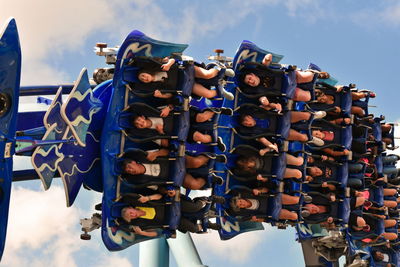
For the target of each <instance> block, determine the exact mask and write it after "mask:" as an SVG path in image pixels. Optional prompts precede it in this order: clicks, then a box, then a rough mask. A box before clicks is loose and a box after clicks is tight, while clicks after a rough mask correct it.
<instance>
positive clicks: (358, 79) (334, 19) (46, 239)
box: [0, 0, 400, 267]
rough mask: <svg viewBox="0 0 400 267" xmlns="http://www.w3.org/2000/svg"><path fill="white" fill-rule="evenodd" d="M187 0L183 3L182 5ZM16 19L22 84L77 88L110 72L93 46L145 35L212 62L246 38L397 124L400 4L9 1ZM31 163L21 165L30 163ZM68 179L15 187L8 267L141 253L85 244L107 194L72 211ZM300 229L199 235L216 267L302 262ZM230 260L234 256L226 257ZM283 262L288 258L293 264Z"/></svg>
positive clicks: (124, 262)
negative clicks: (98, 72) (332, 80)
mask: <svg viewBox="0 0 400 267" xmlns="http://www.w3.org/2000/svg"><path fill="white" fill-rule="evenodd" d="M182 2H184V3H182ZM10 16H12V17H14V18H16V20H17V25H18V29H19V32H20V39H21V46H22V52H23V67H22V84H24V85H28V84H49V83H50V84H58V83H63V82H72V81H74V80H75V79H76V77H77V76H78V74H79V72H80V70H81V68H82V67H87V68H88V70H89V73H91V72H92V71H93V70H94V69H95V68H96V67H102V66H104V59H103V58H100V57H97V56H95V54H94V53H93V46H94V45H95V43H96V42H106V43H108V44H109V45H110V46H114V45H118V44H120V43H121V41H122V40H123V39H124V38H125V37H126V35H127V34H128V33H129V32H130V31H131V30H134V29H138V30H141V31H143V32H144V33H146V34H147V35H149V36H151V37H153V38H155V39H160V40H164V41H170V42H181V43H188V44H189V48H188V49H187V50H186V54H188V55H190V56H192V57H194V58H195V59H196V60H197V61H205V60H206V57H207V56H208V55H210V54H212V50H213V49H215V48H222V49H224V50H225V54H226V55H229V56H233V55H234V53H235V50H236V48H237V47H238V45H239V44H240V42H241V41H242V40H243V39H246V40H251V41H253V42H255V43H256V44H257V45H258V46H260V47H262V48H266V49H268V50H271V51H274V52H276V53H278V54H282V55H285V58H284V59H283V62H284V63H289V64H294V65H297V66H299V67H303V68H305V67H306V66H307V65H308V63H309V62H313V63H316V64H318V65H319V66H320V67H321V68H323V69H325V70H326V71H328V72H330V73H331V74H332V75H333V76H334V77H336V78H337V79H338V80H339V81H340V82H341V83H342V84H348V83H356V84H357V85H358V87H359V88H366V89H371V90H374V91H375V92H376V93H377V95H378V97H377V99H375V100H373V101H372V102H371V104H372V105H374V106H376V107H371V111H372V112H374V113H375V114H385V115H386V118H387V119H388V120H389V121H397V120H398V119H399V118H400V111H399V109H398V108H397V107H398V104H397V102H398V101H397V100H398V95H399V94H398V91H399V82H398V78H397V77H398V74H397V73H398V62H399V59H400V51H399V49H398V46H399V43H400V36H399V28H400V3H399V1H396V0H382V1H375V0H364V1H361V0H359V1H354V0H343V1H334V0H324V1H322V0H321V1H319V0H287V1H279V0H248V1H239V0H230V1H211V0H202V1H196V0H193V1H178V0H160V1H152V0H130V1H128V0H118V1H117V0H107V1H106V0H86V1H78V0H69V1H50V0H36V1H22V0H15V1H4V3H2V5H1V9H0V23H2V22H4V21H6V19H7V18H8V17H10ZM26 164H29V163H26V162H24V163H21V162H20V163H19V164H18V165H19V166H25V165H26ZM61 186H62V185H61V183H60V182H56V183H55V184H54V185H53V186H52V188H51V189H50V190H49V191H46V192H43V189H42V188H41V185H40V184H39V182H25V183H18V184H14V188H13V191H12V200H11V208H10V220H9V231H8V238H7V244H6V250H5V252H4V255H3V259H2V262H1V265H2V266H44V265H48V266H109V265H112V264H115V265H118V266H121V267H122V266H138V249H137V248H130V249H128V250H125V251H124V252H120V253H109V252H107V251H106V249H105V248H104V247H103V245H102V243H101V239H100V237H99V233H94V234H93V236H92V241H90V242H83V241H81V240H80V239H79V234H80V233H79V230H80V229H79V228H80V227H79V218H82V217H85V216H90V214H91V213H92V208H93V205H94V204H95V203H97V202H98V201H99V200H100V196H99V195H96V194H94V193H91V192H87V191H83V192H81V194H80V195H79V196H78V199H77V205H76V206H74V207H72V208H69V209H66V208H64V207H65V199H64V193H63V189H62V188H61ZM294 238H295V237H294V231H292V230H287V231H278V230H273V229H271V228H267V231H263V232H255V233H250V234H248V235H242V236H239V237H237V238H235V239H233V240H231V241H228V242H222V241H219V240H218V236H217V235H216V234H211V235H201V236H198V237H195V242H196V244H197V246H198V249H199V252H200V255H201V257H202V259H203V262H204V264H207V265H209V266H222V265H223V264H225V265H226V266H245V265H248V266H255V265H260V264H261V263H264V266H278V264H280V265H281V266H302V265H303V263H302V256H301V249H300V246H299V245H298V244H297V243H295V242H294ZM227 255H228V256H227ZM287 255H290V257H288V256H287Z"/></svg>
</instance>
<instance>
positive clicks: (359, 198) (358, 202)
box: [356, 197, 365, 207]
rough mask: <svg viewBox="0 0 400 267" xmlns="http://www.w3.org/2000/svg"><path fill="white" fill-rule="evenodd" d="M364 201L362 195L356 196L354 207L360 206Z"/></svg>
mask: <svg viewBox="0 0 400 267" xmlns="http://www.w3.org/2000/svg"><path fill="white" fill-rule="evenodd" d="M364 203H365V198H364V197H357V198H356V207H360V206H362V205H364Z"/></svg>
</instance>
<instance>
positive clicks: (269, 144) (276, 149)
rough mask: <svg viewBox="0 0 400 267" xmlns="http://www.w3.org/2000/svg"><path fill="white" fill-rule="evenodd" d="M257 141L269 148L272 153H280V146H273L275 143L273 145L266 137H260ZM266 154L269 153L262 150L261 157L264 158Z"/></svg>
mask: <svg viewBox="0 0 400 267" xmlns="http://www.w3.org/2000/svg"><path fill="white" fill-rule="evenodd" d="M257 141H258V142H260V143H261V144H263V145H264V146H265V147H266V148H268V149H269V150H270V151H272V150H274V151H276V152H279V151H278V146H277V145H276V144H273V143H271V142H270V141H268V139H267V138H265V137H260V138H257ZM266 152H267V151H266V150H264V151H263V149H261V150H260V155H261V156H264V154H265V153H266Z"/></svg>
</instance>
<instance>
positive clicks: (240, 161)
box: [236, 156, 257, 173]
mask: <svg viewBox="0 0 400 267" xmlns="http://www.w3.org/2000/svg"><path fill="white" fill-rule="evenodd" d="M256 160H257V158H256V157H255V156H250V157H246V156H239V157H238V158H237V160H236V164H237V166H238V168H239V170H243V171H247V172H251V173H255V172H256V170H255V168H252V169H250V168H248V167H247V163H249V162H251V161H254V162H255V161H256Z"/></svg>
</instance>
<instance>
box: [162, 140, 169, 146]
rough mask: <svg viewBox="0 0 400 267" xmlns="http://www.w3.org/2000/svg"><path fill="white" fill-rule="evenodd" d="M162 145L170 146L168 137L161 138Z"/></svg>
mask: <svg viewBox="0 0 400 267" xmlns="http://www.w3.org/2000/svg"><path fill="white" fill-rule="evenodd" d="M160 146H162V147H168V146H169V141H168V139H161V140H160Z"/></svg>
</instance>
